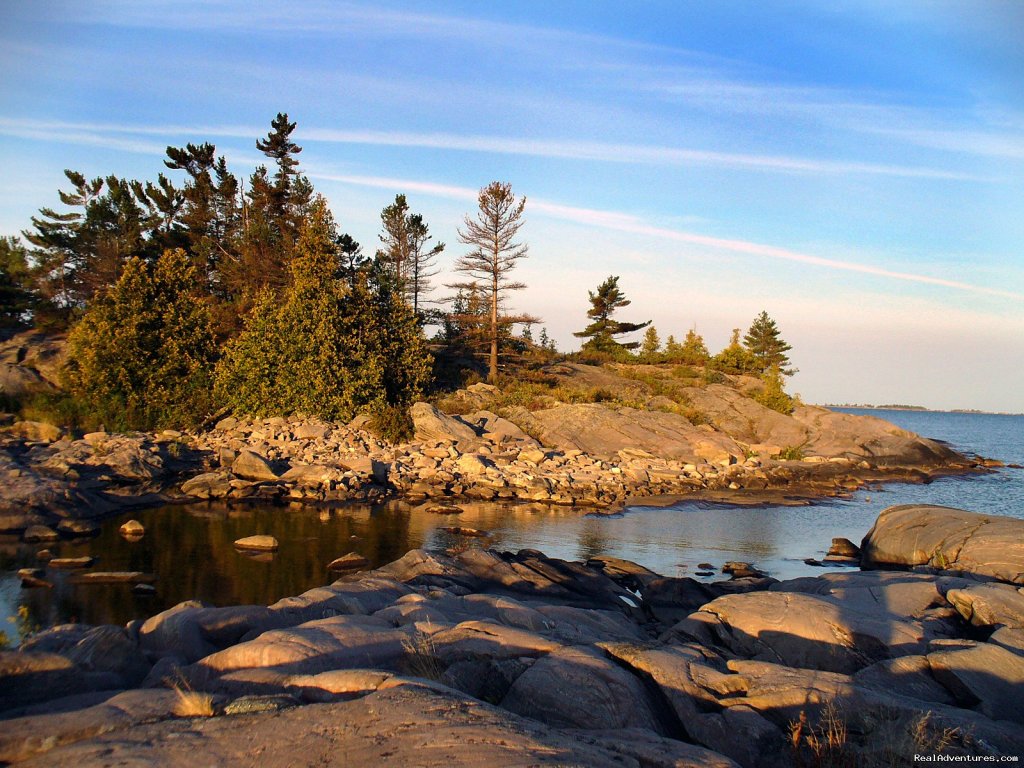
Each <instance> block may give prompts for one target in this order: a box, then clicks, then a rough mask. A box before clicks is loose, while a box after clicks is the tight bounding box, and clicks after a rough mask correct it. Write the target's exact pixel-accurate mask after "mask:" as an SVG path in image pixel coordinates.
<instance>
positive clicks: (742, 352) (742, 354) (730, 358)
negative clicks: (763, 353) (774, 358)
mask: <svg viewBox="0 0 1024 768" xmlns="http://www.w3.org/2000/svg"><path fill="white" fill-rule="evenodd" d="M711 362H712V363H713V364H714V366H715V367H716V368H717V369H718V370H720V371H722V372H724V373H732V374H741V373H753V372H756V371H757V365H758V363H757V360H756V359H754V356H753V355H752V354H751V353H750V351H749V350H748V349H747V348H746V347H744V346H743V345H742V344H740V329H739V328H733V329H732V336H731V338H730V339H729V346H727V347H726V348H725V349H723V350H722V351H721V352H719V353H718V354H717V355H715V356H714V357H713V358H712V360H711Z"/></svg>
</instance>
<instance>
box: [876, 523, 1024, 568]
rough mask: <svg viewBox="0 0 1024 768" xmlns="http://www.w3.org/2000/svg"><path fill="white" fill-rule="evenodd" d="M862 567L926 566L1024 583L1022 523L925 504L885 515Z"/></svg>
mask: <svg viewBox="0 0 1024 768" xmlns="http://www.w3.org/2000/svg"><path fill="white" fill-rule="evenodd" d="M861 550H862V555H861V567H863V568H886V567H892V566H896V567H909V566H915V565H928V566H932V567H934V568H939V569H942V570H954V571H967V572H969V573H977V574H980V575H983V576H991V577H992V578H995V579H999V580H1000V581H1008V582H1011V583H1014V584H1024V520H1017V519H1015V518H1009V517H999V516H996V515H980V514H978V513H976V512H966V511H964V510H962V509H952V508H950V507H937V506H931V505H927V504H922V505H916V504H903V505H900V506H896V507H889V508H888V509H885V510H882V512H881V514H879V516H878V519H877V520H876V521H875V524H874V526H873V527H872V528H871V530H870V531H868V535H867V536H866V537H865V538H864V541H863V543H862V544H861Z"/></svg>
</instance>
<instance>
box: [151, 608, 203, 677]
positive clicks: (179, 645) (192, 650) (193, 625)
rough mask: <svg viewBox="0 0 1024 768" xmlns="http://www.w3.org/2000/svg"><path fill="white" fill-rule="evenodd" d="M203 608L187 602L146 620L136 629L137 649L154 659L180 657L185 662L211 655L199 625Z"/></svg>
mask: <svg viewBox="0 0 1024 768" xmlns="http://www.w3.org/2000/svg"><path fill="white" fill-rule="evenodd" d="M204 608H205V605H204V604H203V603H201V602H200V601H198V600H188V601H186V602H184V603H179V604H178V605H176V606H174V607H173V608H168V609H167V610H166V611H163V612H161V613H158V614H157V615H156V616H152V617H150V618H149V619H146V621H144V622H143V623H142V626H141V627H140V628H139V646H140V647H141V648H142V649H143V650H144V651H146V652H147V653H149V654H151V655H152V656H154V657H157V658H159V657H162V656H181V657H183V658H184V659H185V660H186V661H188V662H193V661H198V660H199V659H201V658H203V657H204V656H206V655H208V654H210V653H213V651H214V650H216V649H215V648H214V646H213V645H212V644H211V643H210V642H209V641H207V640H206V638H205V637H204V636H203V632H202V629H201V626H200V623H199V617H200V615H201V614H202V612H203V610H204Z"/></svg>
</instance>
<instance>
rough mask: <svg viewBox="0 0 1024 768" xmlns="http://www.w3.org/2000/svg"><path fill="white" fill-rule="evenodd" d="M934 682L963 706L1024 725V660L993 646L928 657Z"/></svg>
mask: <svg viewBox="0 0 1024 768" xmlns="http://www.w3.org/2000/svg"><path fill="white" fill-rule="evenodd" d="M928 664H929V666H930V667H931V670H932V674H933V675H934V676H935V679H936V680H938V681H939V682H940V683H942V684H943V685H944V686H945V687H946V688H947V689H949V690H950V691H951V692H952V693H953V695H954V696H955V697H956V698H957V699H958V700H959V701H960V702H961V704H962V705H964V706H968V707H973V708H975V709H977V710H978V711H979V712H981V713H982V714H983V715H985V716H987V717H990V718H992V719H993V720H1010V721H1012V722H1015V723H1018V724H1020V725H1024V707H1022V706H1021V704H1022V702H1024V698H1022V692H1024V658H1022V657H1021V656H1018V655H1017V654H1015V653H1013V652H1012V651H1009V650H1007V649H1006V648H1003V647H1001V646H999V645H996V644H994V643H977V644H972V645H971V646H968V647H963V648H956V649H953V650H941V651H935V652H934V653H929V654H928Z"/></svg>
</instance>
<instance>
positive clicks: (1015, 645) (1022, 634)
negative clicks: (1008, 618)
mask: <svg viewBox="0 0 1024 768" xmlns="http://www.w3.org/2000/svg"><path fill="white" fill-rule="evenodd" d="M988 641H989V642H990V643H995V644H996V645H998V646H1001V647H1003V648H1005V649H1006V650H1008V651H1011V652H1012V653H1016V654H1017V655H1018V656H1024V629H1011V628H1010V627H1000V628H999V629H997V630H996V631H995V632H993V633H992V634H991V635H989V638H988Z"/></svg>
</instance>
